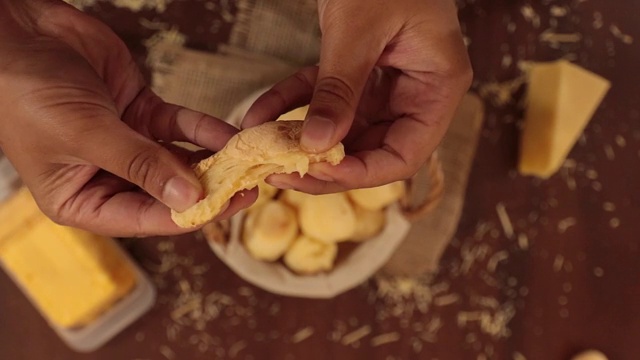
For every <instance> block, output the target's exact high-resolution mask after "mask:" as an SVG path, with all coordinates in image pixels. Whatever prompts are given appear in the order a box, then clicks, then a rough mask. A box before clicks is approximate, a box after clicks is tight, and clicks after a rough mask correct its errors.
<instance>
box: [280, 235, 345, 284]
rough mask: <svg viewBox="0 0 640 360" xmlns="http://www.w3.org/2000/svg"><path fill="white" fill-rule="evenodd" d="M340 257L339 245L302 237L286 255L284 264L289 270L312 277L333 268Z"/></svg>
mask: <svg viewBox="0 0 640 360" xmlns="http://www.w3.org/2000/svg"><path fill="white" fill-rule="evenodd" d="M337 255H338V245H337V244H335V243H326V242H323V241H319V240H316V239H313V238H311V237H309V236H306V235H300V236H299V237H298V238H297V239H296V240H295V241H294V242H293V245H291V247H290V248H289V250H287V252H286V253H285V254H284V259H283V261H284V263H285V265H287V267H289V269H291V270H293V271H295V272H297V273H299V274H306V275H312V274H317V273H319V272H323V271H329V270H331V269H332V268H333V263H334V262H335V260H336V256H337Z"/></svg>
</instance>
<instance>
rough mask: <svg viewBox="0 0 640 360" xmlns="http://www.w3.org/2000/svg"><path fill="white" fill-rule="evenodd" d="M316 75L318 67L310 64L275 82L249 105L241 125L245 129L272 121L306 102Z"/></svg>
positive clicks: (311, 92)
mask: <svg viewBox="0 0 640 360" xmlns="http://www.w3.org/2000/svg"><path fill="white" fill-rule="evenodd" d="M317 76H318V68H317V67H316V66H311V67H307V68H303V69H301V70H300V71H298V72H297V73H296V74H294V75H291V76H290V77H288V78H286V79H284V80H282V81H281V82H279V83H277V84H275V85H274V86H273V87H272V88H271V89H269V90H267V91H266V92H265V93H264V94H262V95H261V96H260V97H258V99H256V101H255V102H254V103H253V104H252V105H251V107H250V108H249V110H248V111H247V114H246V115H245V116H244V119H243V120H242V125H241V127H242V128H243V129H246V128H249V127H252V126H256V125H260V124H262V123H265V122H267V121H273V120H275V119H277V118H278V116H280V115H282V114H284V113H286V112H288V111H291V110H294V109H296V108H299V107H301V106H304V105H306V104H308V103H309V101H310V100H311V96H312V95H313V86H314V84H315V82H316V77H317ZM300 120H303V119H300Z"/></svg>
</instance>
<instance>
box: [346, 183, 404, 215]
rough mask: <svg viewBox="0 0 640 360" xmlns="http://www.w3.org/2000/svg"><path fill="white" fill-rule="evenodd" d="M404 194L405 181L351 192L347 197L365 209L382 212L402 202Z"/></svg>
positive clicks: (348, 192)
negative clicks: (385, 208)
mask: <svg viewBox="0 0 640 360" xmlns="http://www.w3.org/2000/svg"><path fill="white" fill-rule="evenodd" d="M404 192H405V185H404V181H396V182H392V183H390V184H386V185H382V186H377V187H372V188H366V189H354V190H349V191H347V195H349V198H350V199H351V201H353V202H354V203H355V204H357V205H358V206H360V207H362V208H364V209H368V210H382V209H383V208H384V207H386V206H387V205H391V204H392V203H394V202H396V201H398V200H400V198H401V197H402V196H403V195H404Z"/></svg>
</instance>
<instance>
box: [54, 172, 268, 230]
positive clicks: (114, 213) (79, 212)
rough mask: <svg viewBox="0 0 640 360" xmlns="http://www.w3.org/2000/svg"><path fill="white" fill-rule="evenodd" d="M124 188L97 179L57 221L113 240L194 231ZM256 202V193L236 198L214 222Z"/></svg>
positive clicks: (116, 182)
mask: <svg viewBox="0 0 640 360" xmlns="http://www.w3.org/2000/svg"><path fill="white" fill-rule="evenodd" d="M127 184H128V183H127V182H126V181H124V180H122V179H120V178H117V177H116V176H114V175H111V174H106V173H105V174H101V175H99V176H96V178H94V179H92V180H91V182H89V183H88V184H87V185H86V186H85V187H84V188H83V189H82V191H81V192H79V193H78V194H77V195H76V196H74V197H72V198H71V199H69V200H68V201H66V202H65V207H64V209H62V212H61V214H62V218H60V219H58V220H60V222H61V223H64V224H65V225H70V226H75V227H79V228H83V229H86V230H89V231H92V232H95V233H98V234H102V235H107V236H113V237H144V236H151V235H176V234H181V233H186V232H190V231H193V230H196V229H197V228H189V229H184V228H180V227H179V226H177V225H176V224H175V223H174V222H173V220H171V213H170V210H169V209H168V208H167V207H166V206H165V205H164V204H162V203H161V202H159V201H158V200H156V199H154V198H153V197H151V196H149V195H148V194H145V193H141V192H139V191H138V192H136V191H130V190H132V189H131V184H128V185H127ZM125 190H128V191H125ZM256 198H257V193H256V191H245V192H243V193H241V194H237V195H236V196H234V197H233V198H232V199H231V201H230V203H229V205H228V207H227V209H226V210H225V211H224V212H223V213H221V214H220V215H219V216H217V217H216V219H215V221H218V220H223V219H227V218H229V217H231V216H233V215H234V214H235V213H237V212H238V211H240V210H242V209H244V208H246V207H249V206H250V205H251V204H252V203H253V202H254V201H255V200H256Z"/></svg>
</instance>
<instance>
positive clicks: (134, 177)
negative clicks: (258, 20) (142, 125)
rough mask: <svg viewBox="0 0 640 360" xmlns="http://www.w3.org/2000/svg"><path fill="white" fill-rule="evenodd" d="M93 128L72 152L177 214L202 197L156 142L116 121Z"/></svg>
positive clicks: (189, 173) (191, 177)
mask: <svg viewBox="0 0 640 360" xmlns="http://www.w3.org/2000/svg"><path fill="white" fill-rule="evenodd" d="M105 123H106V125H104V126H102V127H96V128H94V129H92V131H93V133H90V134H88V136H85V137H84V138H83V139H87V140H79V141H78V142H80V144H74V147H75V150H74V153H77V154H81V155H80V156H82V158H83V159H84V160H86V161H88V162H89V163H91V164H94V165H96V166H98V167H100V168H102V169H104V170H106V171H108V172H110V173H112V174H115V175H117V176H119V177H121V178H122V179H125V180H127V181H130V182H131V183H134V184H136V185H138V186H139V187H141V188H142V189H144V190H145V191H146V192H147V193H149V194H150V195H151V196H153V197H154V198H156V199H158V200H160V201H161V202H163V203H164V204H166V205H167V206H169V207H171V208H172V209H175V210H177V211H184V210H186V209H187V208H189V207H190V206H192V205H194V204H195V203H196V202H197V201H198V200H199V199H200V198H201V197H202V194H203V190H202V186H201V185H200V183H199V182H198V179H197V178H196V177H195V174H194V172H193V171H192V170H191V169H190V168H189V167H188V166H187V165H186V164H185V163H183V162H181V161H180V160H178V158H177V157H176V156H174V155H173V154H171V152H170V151H169V150H167V149H165V148H164V147H162V146H161V145H160V144H158V143H157V142H154V141H152V140H150V139H148V138H145V137H144V136H143V135H141V134H138V133H136V132H135V131H133V130H131V129H130V128H129V127H127V125H126V124H124V123H122V122H119V121H107V122H105Z"/></svg>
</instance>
